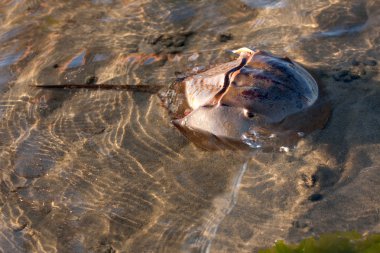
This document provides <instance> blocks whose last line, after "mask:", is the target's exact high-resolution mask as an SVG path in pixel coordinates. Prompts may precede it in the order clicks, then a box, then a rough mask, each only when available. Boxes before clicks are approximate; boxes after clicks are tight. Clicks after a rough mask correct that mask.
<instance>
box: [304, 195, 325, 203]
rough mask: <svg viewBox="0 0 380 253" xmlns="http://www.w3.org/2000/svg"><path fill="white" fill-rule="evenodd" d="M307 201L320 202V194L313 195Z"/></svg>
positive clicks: (321, 196) (321, 197)
mask: <svg viewBox="0 0 380 253" xmlns="http://www.w3.org/2000/svg"><path fill="white" fill-rule="evenodd" d="M307 199H308V200H310V201H312V202H315V201H320V200H322V199H323V195H322V194H320V193H313V194H311V195H310V196H309V197H308V198H307Z"/></svg>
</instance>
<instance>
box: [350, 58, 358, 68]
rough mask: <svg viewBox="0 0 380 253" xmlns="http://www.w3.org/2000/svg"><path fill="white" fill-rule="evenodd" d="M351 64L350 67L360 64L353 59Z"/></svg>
mask: <svg viewBox="0 0 380 253" xmlns="http://www.w3.org/2000/svg"><path fill="white" fill-rule="evenodd" d="M351 64H352V66H359V64H360V62H359V61H358V60H356V59H353V60H352V62H351Z"/></svg>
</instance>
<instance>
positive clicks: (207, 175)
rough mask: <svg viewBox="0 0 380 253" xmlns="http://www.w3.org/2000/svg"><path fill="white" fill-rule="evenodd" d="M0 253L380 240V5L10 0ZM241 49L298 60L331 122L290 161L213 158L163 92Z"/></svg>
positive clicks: (4, 28)
mask: <svg viewBox="0 0 380 253" xmlns="http://www.w3.org/2000/svg"><path fill="white" fill-rule="evenodd" d="M0 42H1V44H0V119H1V121H0V169H1V174H0V175H1V178H0V180H1V181H0V217H1V219H0V224H1V225H0V248H1V250H0V251H3V252H255V251H256V250H257V249H258V248H262V247H267V246H270V245H272V244H273V242H274V241H275V240H277V239H285V240H287V241H300V240H301V239H302V238H304V237H307V236H311V235H318V234H319V233H323V232H328V231H347V230H357V231H359V232H361V233H367V232H380V211H379V210H380V196H379V195H378V192H380V186H379V184H378V182H379V180H380V178H379V175H380V158H379V157H380V156H379V155H380V149H379V147H380V145H379V143H380V131H379V129H380V117H379V116H380V78H379V66H380V64H379V62H378V61H379V59H380V54H379V52H380V51H379V47H380V2H379V1H377V0H367V1H364V0H362V1H359V0H352V1H342V0H341V1H339V0H336V1H333V0H330V1H327V0H323V1H322V0H318V1H315V0H313V1H311V0H304V1H301V0H295V1H290V0H278V1H276V0H272V1H270V0H260V1H253V0H252V1H251V0H241V1H235V0H223V1H220V0H219V1H216V0H214V1H190V0H189V1H174V0H172V1H169V0H163V1H162V0H161V1H153V0H146V1H128V0H118V1H117V0H92V1H69V0H65V1H62V0H60V1H58V0H57V1H56V0H50V1H43V0H3V1H1V3H0ZM242 46H250V47H256V48H259V49H264V50H269V51H271V52H274V53H276V54H279V55H287V56H288V57H290V58H291V59H294V60H296V61H298V62H301V63H302V64H304V65H305V66H306V67H308V68H309V69H311V70H312V72H313V73H314V74H315V75H316V77H317V78H318V79H319V80H320V83H321V84H322V85H323V86H324V87H325V90H326V93H327V94H328V95H329V97H330V99H331V101H332V104H333V112H332V116H331V118H330V120H329V122H328V124H327V126H326V127H325V129H323V130H321V131H316V132H315V133H313V134H312V135H309V136H307V137H305V138H304V139H303V140H301V141H300V142H299V144H298V145H297V147H296V148H295V149H294V150H293V151H291V152H289V153H284V152H282V153H281V152H275V153H263V152H260V151H258V152H253V151H252V152H251V153H240V152H232V151H218V152H205V151H202V150H200V149H198V148H197V147H195V146H194V145H193V144H191V143H189V142H188V141H187V140H186V139H185V138H184V137H183V136H182V135H181V134H180V133H179V132H178V131H177V130H176V129H175V128H174V127H173V126H172V125H171V124H170V120H169V118H168V115H167V113H166V111H165V109H164V108H162V107H161V106H160V101H159V99H158V98H157V96H155V95H152V94H149V93H140V92H126V91H113V90H111V91H104V90H102V91H91V90H76V91H73V90H44V89H36V88H33V87H31V86H30V85H33V84H61V83H85V82H86V81H89V80H91V79H94V78H95V79H97V81H98V82H99V83H111V84H135V85H169V84H170V83H171V82H172V81H173V80H175V79H176V77H178V76H183V75H187V74H189V73H192V72H193V71H195V70H199V69H203V68H205V67H207V66H208V65H210V63H213V64H215V63H218V62H225V61H228V60H229V59H231V54H230V53H229V50H231V49H236V48H239V47H242Z"/></svg>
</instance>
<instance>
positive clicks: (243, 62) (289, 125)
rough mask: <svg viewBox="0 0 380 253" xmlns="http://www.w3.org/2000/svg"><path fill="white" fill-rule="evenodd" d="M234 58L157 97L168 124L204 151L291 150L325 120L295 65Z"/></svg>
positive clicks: (260, 57) (311, 86) (309, 81)
mask: <svg viewBox="0 0 380 253" xmlns="http://www.w3.org/2000/svg"><path fill="white" fill-rule="evenodd" d="M234 52H235V53H238V54H239V55H240V56H239V58H238V59H236V60H234V61H231V62H227V63H224V64H221V65H219V66H216V67H214V68H211V69H209V70H207V71H205V72H202V73H200V74H197V75H194V76H189V77H187V78H184V79H182V80H178V81H177V82H175V83H174V84H173V85H172V86H171V87H170V88H169V89H168V90H167V91H166V93H164V94H161V97H162V98H163V99H162V100H163V101H164V102H165V107H166V108H168V111H169V113H170V115H171V117H172V119H173V120H172V123H173V124H174V125H175V126H176V127H177V128H178V129H179V130H180V131H181V132H182V133H183V134H184V135H185V136H186V137H187V138H188V139H190V140H191V141H193V142H194V143H196V144H198V145H199V146H201V147H203V148H206V149H217V148H219V147H220V146H228V147H237V146H238V147H242V146H244V145H248V146H250V147H254V148H273V147H279V146H282V145H286V146H289V145H292V144H293V143H295V142H296V141H297V139H298V138H300V137H302V136H303V135H304V134H307V133H309V132H311V131H313V130H315V129H317V128H322V127H323V126H324V125H325V123H326V121H327V119H328V116H329V107H328V106H327V102H326V100H323V97H322V96H320V95H321V94H322V93H321V90H320V89H319V88H318V85H317V82H316V81H315V80H314V78H313V77H312V76H311V75H310V74H309V73H308V72H307V71H306V70H305V69H304V68H303V67H301V66H300V65H299V64H298V63H296V62H294V61H292V60H290V59H289V58H287V57H284V58H281V57H277V56H274V55H272V54H270V53H268V52H265V51H260V50H251V49H248V48H241V49H238V50H235V51H234Z"/></svg>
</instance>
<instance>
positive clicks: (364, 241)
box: [259, 232, 380, 253]
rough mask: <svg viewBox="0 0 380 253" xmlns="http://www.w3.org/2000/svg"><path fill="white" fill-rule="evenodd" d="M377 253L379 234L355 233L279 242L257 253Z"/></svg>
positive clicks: (379, 243)
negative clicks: (290, 242)
mask: <svg viewBox="0 0 380 253" xmlns="http://www.w3.org/2000/svg"><path fill="white" fill-rule="evenodd" d="M301 252H302V253H378V252H380V234H369V235H365V236H363V235H361V234H359V233H357V232H337V233H328V234H323V235H321V236H319V237H317V238H313V237H310V238H307V239H304V240H302V241H301V242H300V243H298V244H287V243H285V242H284V241H282V240H279V241H277V242H276V243H275V245H274V246H273V247H271V248H269V249H262V250H259V253H301Z"/></svg>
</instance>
